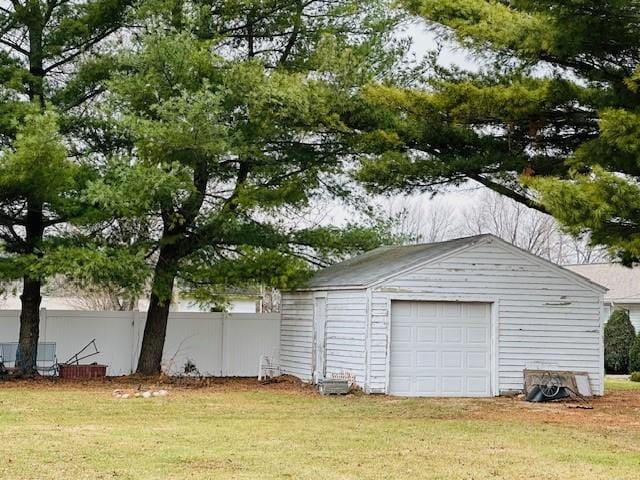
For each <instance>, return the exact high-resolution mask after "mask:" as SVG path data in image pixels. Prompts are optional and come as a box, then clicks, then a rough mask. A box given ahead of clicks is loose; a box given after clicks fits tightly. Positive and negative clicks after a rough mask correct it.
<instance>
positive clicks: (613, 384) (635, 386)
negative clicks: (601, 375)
mask: <svg viewBox="0 0 640 480" xmlns="http://www.w3.org/2000/svg"><path fill="white" fill-rule="evenodd" d="M604 388H605V390H611V391H619V390H640V382H631V381H629V379H628V378H607V381H606V382H605V384H604Z"/></svg>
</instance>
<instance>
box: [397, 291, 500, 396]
mask: <svg viewBox="0 0 640 480" xmlns="http://www.w3.org/2000/svg"><path fill="white" fill-rule="evenodd" d="M389 382H390V384H389V393H391V394H392V395H403V396H425V397H428V396H438V397H439V396H442V397H488V396H491V306H490V304H487V303H459V302H407V301H393V302H391V358H390V372H389Z"/></svg>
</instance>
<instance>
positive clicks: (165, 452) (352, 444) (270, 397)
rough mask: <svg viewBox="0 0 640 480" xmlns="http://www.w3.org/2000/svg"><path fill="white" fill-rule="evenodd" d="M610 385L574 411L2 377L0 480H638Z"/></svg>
mask: <svg viewBox="0 0 640 480" xmlns="http://www.w3.org/2000/svg"><path fill="white" fill-rule="evenodd" d="M627 383H628V382H627ZM614 385H615V389H616V390H615V391H614V390H613V388H612V389H611V393H610V394H608V395H607V396H606V397H605V398H604V399H599V400H597V401H596V403H595V408H594V409H593V410H577V409H570V408H567V407H566V406H563V405H558V404H552V405H551V404H545V405H539V404H536V405H534V404H527V403H526V402H522V401H520V400H515V399H505V398H500V399H482V400H466V399H465V400H452V399H449V400H444V399H399V398H391V397H383V396H364V395H355V396H353V395H352V396H348V397H330V398H326V397H321V396H318V395H316V394H314V393H312V392H311V391H310V390H309V389H300V388H292V387H287V386H282V385H270V386H261V385H257V384H255V385H253V384H248V382H245V383H241V384H240V385H232V386H212V387H210V388H206V389H199V390H195V389H192V390H186V389H177V388H173V389H171V392H170V395H169V396H168V397H166V398H151V399H128V400H119V399H115V398H113V397H112V396H111V392H112V389H113V388H114V387H113V386H110V385H108V384H107V385H101V384H90V385H87V386H79V385H69V384H64V385H50V384H41V383H39V384H36V385H29V384H20V385H16V384H12V385H3V384H0V454H1V458H2V462H0V478H2V479H11V480H17V479H74V480H75V479H100V478H117V479H181V478H189V479H213V478H239V479H245V478H256V479H262V478H264V479H270V478H283V479H287V478H291V479H298V478H301V479H361V478H362V479H366V478H379V479H385V478H434V479H435V478H437V479H485V478H491V479H495V478H505V479H507V478H508V479H520V478H522V479H531V478H564V479H586V478H589V479H614V478H615V479H637V478H638V476H639V473H638V472H640V390H628V389H623V388H622V387H623V386H624V385H621V382H615V384H611V387H613V386H614ZM627 387H628V388H634V387H637V385H635V384H627Z"/></svg>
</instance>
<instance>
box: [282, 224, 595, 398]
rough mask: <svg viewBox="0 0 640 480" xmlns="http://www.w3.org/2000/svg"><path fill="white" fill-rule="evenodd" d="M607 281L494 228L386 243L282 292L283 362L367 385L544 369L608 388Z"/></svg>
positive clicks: (447, 388)
mask: <svg viewBox="0 0 640 480" xmlns="http://www.w3.org/2000/svg"><path fill="white" fill-rule="evenodd" d="M605 291H606V289H605V288H604V287H602V286H600V285H597V284H595V283H593V282H591V281H589V280H588V279H586V278H584V277H581V276H580V275H578V274H576V273H574V272H571V271H568V270H566V269H564V268H562V267H559V266H557V265H555V264H552V263H550V262H547V261H545V260H543V259H540V258H538V257H536V256H534V255H531V254H529V253H527V252H525V251H523V250H520V249H518V248H516V247H514V246H512V245H510V244H508V243H506V242H504V241H502V240H500V239H498V238H496V237H494V236H491V235H481V236H476V237H469V238H461V239H456V240H451V241H448V242H441V243H433V244H424V245H409V246H398V247H382V248H379V249H376V250H373V251H371V252H368V253H366V254H364V255H361V256H359V257H355V258H353V259H351V260H348V261H346V262H343V263H340V264H337V265H334V266H332V267H329V268H327V269H324V270H322V271H320V272H318V274H316V276H315V277H314V278H313V279H312V280H311V281H310V282H309V284H308V286H307V288H305V289H301V290H298V291H295V292H287V293H284V294H283V297H282V306H281V311H282V320H281V328H280V337H281V338H280V363H281V367H282V369H283V371H284V372H285V373H289V374H292V375H295V376H297V377H299V378H301V379H303V380H305V381H318V380H320V379H322V378H327V377H331V376H335V375H342V374H344V373H347V374H349V375H350V376H353V377H355V381H356V383H357V384H358V385H359V386H361V387H362V388H363V389H364V390H365V391H366V392H368V393H387V394H391V395H400V396H462V397H474V396H476V397H488V396H495V395H499V394H501V393H507V392H512V391H519V390H522V388H523V370H525V369H544V370H559V371H567V370H568V371H576V372H586V373H588V374H589V378H590V381H591V388H592V390H593V391H594V392H595V393H597V394H602V393H603V391H604V385H603V378H604V371H603V363H604V358H603V353H604V352H603V344H602V332H603V324H604V322H603V320H604V309H603V295H604V292H605Z"/></svg>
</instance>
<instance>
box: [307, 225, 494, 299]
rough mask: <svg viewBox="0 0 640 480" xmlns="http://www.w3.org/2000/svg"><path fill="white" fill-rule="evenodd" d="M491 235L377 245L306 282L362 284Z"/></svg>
mask: <svg viewBox="0 0 640 480" xmlns="http://www.w3.org/2000/svg"><path fill="white" fill-rule="evenodd" d="M491 236H492V235H488V234H485V235H476V236H473V237H465V238H457V239H455V240H449V241H446V242H438V243H425V244H421V245H401V246H388V247H380V248H376V249H375V250H371V251H369V252H367V253H364V254H362V255H359V256H357V257H353V258H351V259H349V260H346V261H344V262H341V263H337V264H335V265H332V266H330V267H327V268H325V269H323V270H320V271H319V272H318V273H317V274H316V275H315V276H314V277H312V279H311V280H310V282H309V283H308V285H307V286H308V287H309V288H319V287H364V286H367V285H369V284H371V283H373V282H375V281H377V280H380V279H383V278H386V277H389V276H393V275H394V274H396V273H400V272H402V271H404V270H406V269H407V268H411V267H412V266H414V265H419V264H421V263H424V262H426V261H428V260H430V259H432V258H436V257H439V256H440V255H444V254H447V253H449V252H452V251H454V250H457V249H458V248H462V247H464V246H468V245H472V244H475V243H477V242H478V241H480V240H482V239H484V238H486V237H491Z"/></svg>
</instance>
